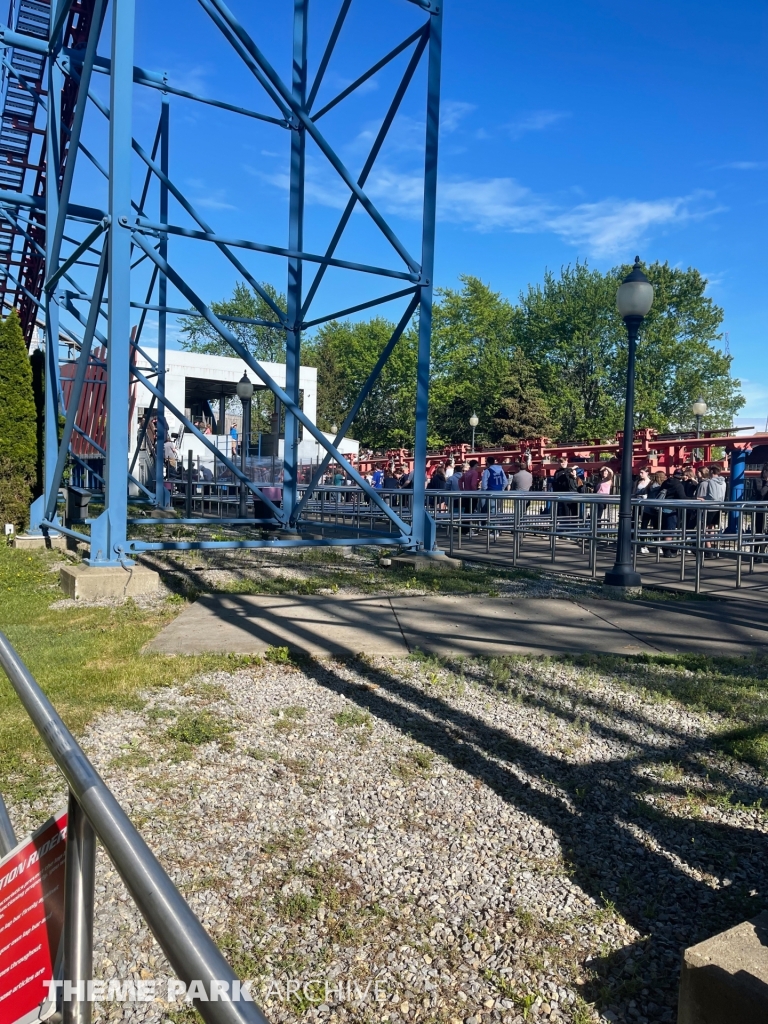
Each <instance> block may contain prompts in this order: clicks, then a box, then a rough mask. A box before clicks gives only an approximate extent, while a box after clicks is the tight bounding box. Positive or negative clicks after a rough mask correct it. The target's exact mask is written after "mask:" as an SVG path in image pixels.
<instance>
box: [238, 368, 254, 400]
mask: <svg viewBox="0 0 768 1024" xmlns="http://www.w3.org/2000/svg"><path fill="white" fill-rule="evenodd" d="M237 397H238V398H239V399H240V401H241V402H250V400H251V399H252V398H253V384H252V383H251V382H250V380H249V379H248V374H247V373H244V374H243V376H242V377H241V378H240V380H239V381H238V382H237Z"/></svg>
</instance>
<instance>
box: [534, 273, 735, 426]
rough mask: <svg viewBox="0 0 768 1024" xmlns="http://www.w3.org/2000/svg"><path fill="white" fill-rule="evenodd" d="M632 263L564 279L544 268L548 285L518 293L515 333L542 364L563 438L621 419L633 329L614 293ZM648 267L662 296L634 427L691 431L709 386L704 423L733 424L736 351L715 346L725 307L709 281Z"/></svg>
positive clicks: (648, 333)
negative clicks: (709, 292) (708, 292)
mask: <svg viewBox="0 0 768 1024" xmlns="http://www.w3.org/2000/svg"><path fill="white" fill-rule="evenodd" d="M629 269H630V268H629V267H628V266H623V267H616V268H614V269H613V270H610V271H608V272H607V273H605V274H601V273H600V272H599V271H596V270H590V269H589V268H588V266H587V265H586V264H585V263H577V264H576V265H575V267H570V266H569V267H565V268H563V269H562V270H561V272H560V277H559V278H557V277H555V275H554V274H552V273H551V272H547V273H546V274H545V277H544V283H543V285H541V286H540V285H535V286H529V288H528V290H527V292H525V293H523V294H522V295H521V296H520V306H519V310H520V316H519V318H518V319H517V320H516V321H515V332H516V341H517V344H518V345H519V347H520V348H521V349H522V350H523V351H524V352H525V354H526V355H527V356H528V358H529V359H530V360H531V362H532V363H533V365H534V367H535V371H536V377H537V381H538V385H539V387H540V389H541V390H542V392H543V393H544V395H545V397H546V399H547V401H548V403H549V405H550V407H551V410H552V414H553V419H554V420H555V422H556V423H557V425H558V426H557V434H558V437H559V438H560V439H563V440H573V441H580V440H587V439H590V438H599V437H608V436H611V435H613V434H614V433H615V432H616V431H617V430H620V429H622V427H623V408H624V392H625V386H626V358H627V346H626V329H625V327H624V324H623V323H622V321H621V318H620V317H619V314H618V312H617V310H616V302H615V299H616V289H617V287H618V285H619V283H620V281H621V279H622V278H623V277H624V276H625V275H626V274H627V273H628V271H629ZM645 272H646V274H647V275H648V278H649V279H650V281H651V282H652V283H653V285H654V288H655V297H654V304H653V308H652V309H651V312H650V314H649V315H648V317H647V318H646V320H645V322H644V324H643V327H642V330H641V334H640V340H639V343H638V350H637V375H636V399H635V403H636V404H635V408H636V421H635V422H636V425H637V426H638V427H654V428H655V429H657V430H659V431H662V432H665V431H670V430H679V429H688V428H690V427H691V426H692V423H693V414H692V412H691V405H692V403H693V401H694V400H695V399H696V398H697V397H698V396H699V394H702V395H703V396H704V397H705V399H706V401H707V404H708V405H709V408H710V412H709V414H708V416H707V421H706V424H705V426H707V427H722V426H730V423H731V420H732V417H733V415H734V414H735V413H736V412H737V411H738V409H740V408H741V406H742V405H743V404H744V399H743V398H742V396H741V394H740V393H739V387H740V382H739V381H738V380H735V379H734V378H732V377H731V375H730V368H731V359H730V357H729V356H726V355H724V353H722V352H721V351H720V350H719V348H717V344H716V343H717V342H718V341H719V340H720V339H721V337H722V335H721V334H720V333H719V327H720V324H721V323H722V318H723V311H722V310H721V309H720V308H719V307H718V306H716V305H715V304H714V303H713V302H712V300H711V299H710V298H708V297H707V296H705V294H704V291H705V288H706V280H705V279H704V278H703V277H702V276H701V274H700V273H699V272H698V271H697V270H695V269H693V268H689V269H687V270H680V269H677V268H674V267H670V266H669V264H668V263H664V264H661V263H654V264H653V265H651V266H650V267H648V268H646V271H645Z"/></svg>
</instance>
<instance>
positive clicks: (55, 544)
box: [11, 533, 67, 551]
mask: <svg viewBox="0 0 768 1024" xmlns="http://www.w3.org/2000/svg"><path fill="white" fill-rule="evenodd" d="M11 547H14V548H18V549H19V550H20V551H32V550H34V549H36V548H57V549H58V550H60V551H66V549H67V538H66V537H64V536H62V534H60V533H57V534H56V536H55V537H44V536H43V535H42V534H31V533H15V534H14V535H13V540H12V541H11Z"/></svg>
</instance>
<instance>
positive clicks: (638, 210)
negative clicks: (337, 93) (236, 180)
mask: <svg viewBox="0 0 768 1024" xmlns="http://www.w3.org/2000/svg"><path fill="white" fill-rule="evenodd" d="M251 173H254V174H256V173H258V172H256V171H253V170H252V171H251ZM259 176H260V177H262V178H263V180H265V181H268V182H270V183H271V184H273V185H275V186H277V187H278V188H280V189H281V190H284V191H287V189H288V187H289V178H288V175H287V174H274V175H268V176H267V175H259ZM365 191H366V194H367V195H368V196H369V197H370V198H371V200H372V201H373V202H374V203H375V204H376V206H377V207H378V208H379V210H381V212H382V213H384V214H386V215H389V216H393V215H394V216H398V217H406V218H408V219H409V220H417V219H419V218H420V217H421V215H422V206H423V179H422V176H421V174H418V173H414V174H411V173H407V172H402V171H398V170H395V169H393V168H391V167H386V166H381V167H378V168H377V169H376V170H375V171H374V172H373V173H372V174H371V177H370V178H369V180H368V183H367V185H366V189H365ZM305 195H306V200H307V202H308V203H316V204H318V205H320V206H327V207H331V208H333V209H338V210H341V209H343V208H344V207H345V206H346V203H347V200H348V199H349V190H348V188H347V187H346V185H345V184H344V183H343V182H342V181H341V179H340V178H338V177H337V176H335V175H333V172H331V171H330V170H327V171H325V170H323V168H322V166H318V167H316V168H308V173H307V181H306V188H305ZM712 198H713V197H712V194H711V193H709V192H696V193H692V194H691V195H688V196H673V197H668V198H662V199H645V200H643V199H634V198H632V199H621V198H615V197H612V198H607V199H603V200H600V201H599V202H594V203H584V202H580V203H577V204H575V205H570V206H569V205H564V203H563V200H562V198H560V199H557V200H556V199H554V198H550V197H547V196H543V195H538V194H536V193H535V192H533V191H532V190H531V189H529V188H527V187H526V186H524V185H521V184H520V183H519V182H517V181H515V179H514V178H508V177H498V178H458V177H441V178H440V180H439V183H438V193H437V213H438V219H439V220H441V221H443V222H445V223H452V224H461V225H465V226H466V227H468V228H471V229H472V230H475V231H480V232H491V231H511V232H515V233H526V234H533V233H551V234H555V235H557V236H559V237H560V238H561V239H563V241H565V242H566V243H568V244H569V245H572V246H574V247H575V248H576V249H578V250H579V251H580V252H582V253H584V254H585V255H590V256H595V257H603V256H613V255H617V254H619V253H622V252H624V253H626V251H627V250H628V249H629V248H633V247H635V246H638V245H640V244H641V243H642V242H643V241H644V240H645V239H646V238H647V236H648V235H649V233H650V232H652V231H653V230H654V229H655V230H659V229H665V228H671V227H675V226H680V225H683V224H685V223H688V222H690V221H693V220H701V219H702V218H704V217H708V216H711V215H712V214H714V213H718V212H720V211H721V210H722V209H723V207H721V206H717V205H715V204H713V202H712ZM357 212H358V213H360V212H361V211H360V208H359V206H358V209H357ZM715 283H716V281H715V279H714V278H713V281H712V284H715Z"/></svg>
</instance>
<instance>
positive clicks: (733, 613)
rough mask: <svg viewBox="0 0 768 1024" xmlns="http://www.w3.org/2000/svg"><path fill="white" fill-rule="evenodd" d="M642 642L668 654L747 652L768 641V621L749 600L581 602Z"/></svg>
mask: <svg viewBox="0 0 768 1024" xmlns="http://www.w3.org/2000/svg"><path fill="white" fill-rule="evenodd" d="M579 605H580V606H581V607H583V608H585V609H588V610H589V611H590V612H592V614H593V615H595V616H597V617H598V618H600V619H602V620H604V621H605V622H608V623H610V624H611V625H612V626H614V627H616V628H617V629H622V630H624V631H625V632H627V633H629V634H631V635H632V636H633V637H634V638H635V640H636V641H637V643H638V644H641V645H644V646H645V645H647V646H648V647H649V648H651V649H652V650H654V651H655V652H656V653H663V654H680V653H686V652H690V653H695V654H708V655H716V654H729V655H739V654H746V653H747V652H749V651H754V650H760V649H763V648H765V647H767V646H768V620H766V617H765V614H764V610H763V608H762V606H761V605H760V604H757V603H755V604H751V603H749V602H746V601H695V600H690V601H686V600H683V601H669V602H666V601H644V600H642V599H641V600H638V601H626V602H621V601H592V600H589V601H579Z"/></svg>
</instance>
